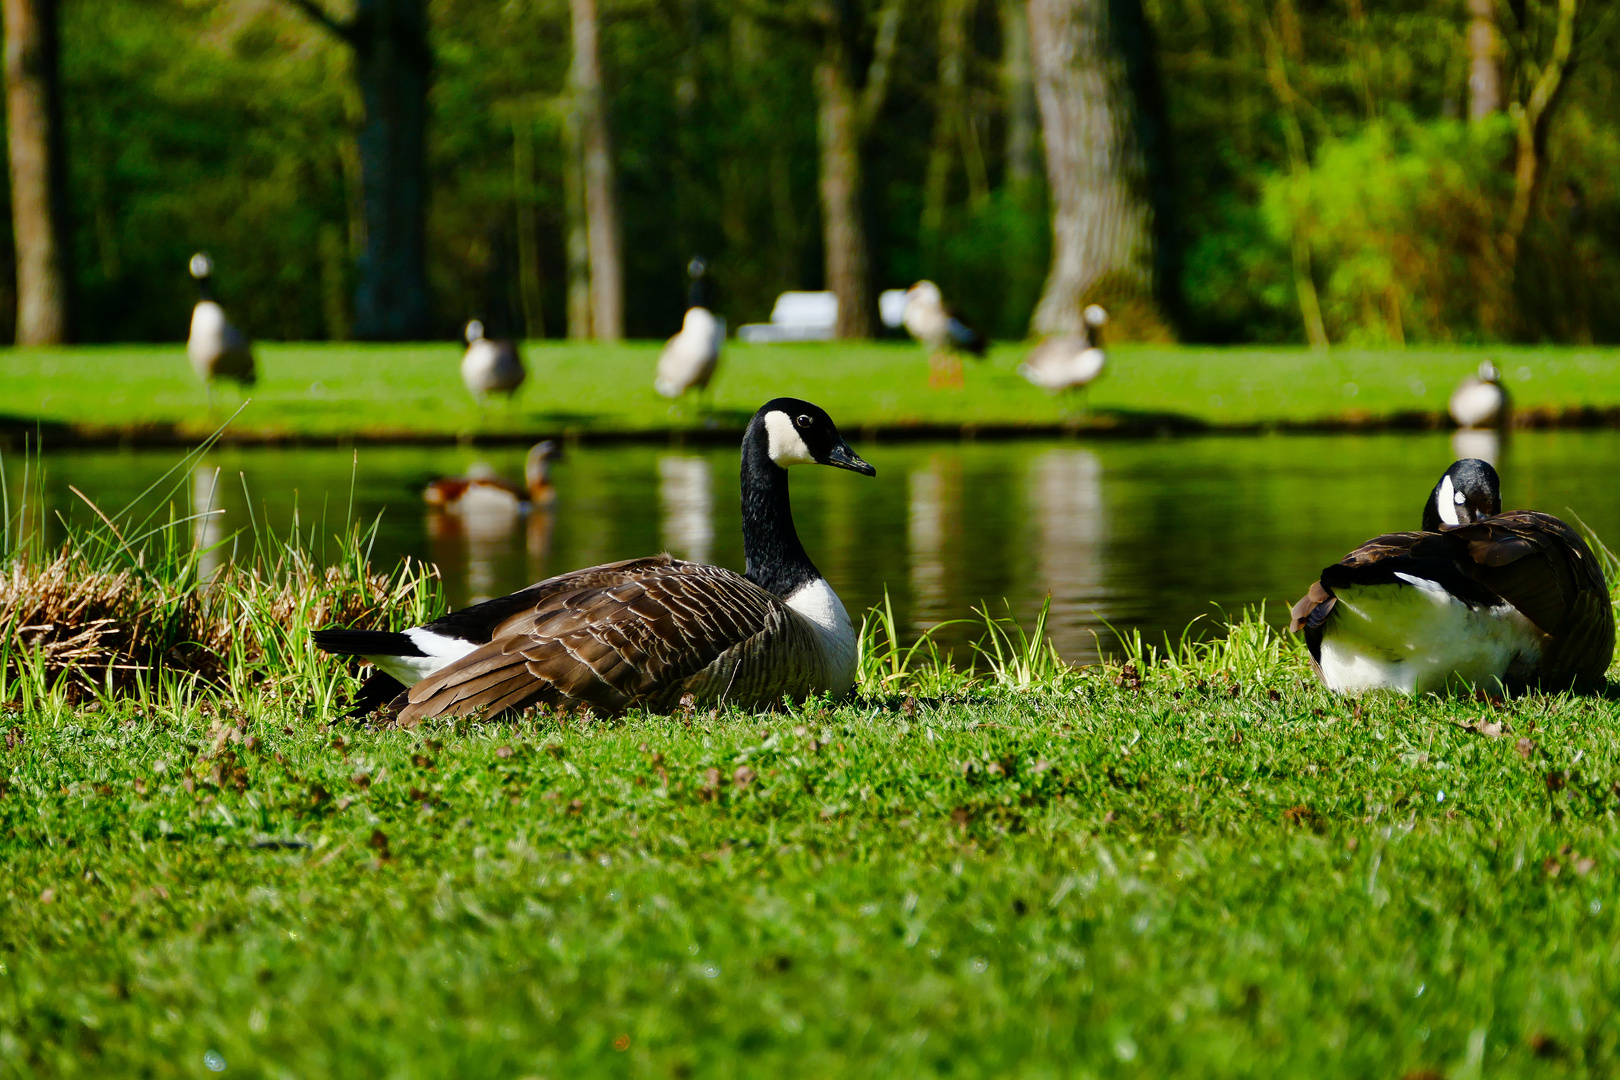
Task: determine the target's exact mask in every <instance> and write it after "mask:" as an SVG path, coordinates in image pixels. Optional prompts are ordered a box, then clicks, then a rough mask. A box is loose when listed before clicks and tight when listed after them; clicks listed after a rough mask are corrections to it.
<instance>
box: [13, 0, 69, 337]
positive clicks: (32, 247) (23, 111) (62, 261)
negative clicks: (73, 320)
mask: <svg viewBox="0 0 1620 1080" xmlns="http://www.w3.org/2000/svg"><path fill="white" fill-rule="evenodd" d="M5 32H6V135H7V140H8V143H9V150H10V155H11V222H12V233H13V235H14V237H15V239H16V245H17V344H19V345H59V344H61V343H62V342H65V341H67V340H68V334H69V311H68V298H69V295H70V290H71V280H70V276H69V270H68V230H67V167H66V162H67V158H66V154H65V151H64V140H63V129H62V104H61V96H60V91H59V86H58V79H57V54H58V47H57V46H58V43H57V5H56V0H5Z"/></svg>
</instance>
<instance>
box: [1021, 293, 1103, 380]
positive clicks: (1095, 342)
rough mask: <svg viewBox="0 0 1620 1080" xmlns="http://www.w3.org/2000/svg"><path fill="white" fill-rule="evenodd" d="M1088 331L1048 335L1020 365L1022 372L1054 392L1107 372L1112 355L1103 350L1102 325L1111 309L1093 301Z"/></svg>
mask: <svg viewBox="0 0 1620 1080" xmlns="http://www.w3.org/2000/svg"><path fill="white" fill-rule="evenodd" d="M1085 320H1086V332H1085V333H1084V334H1063V335H1060V336H1059V337H1054V338H1048V339H1046V340H1045V341H1043V342H1041V343H1040V344H1039V345H1037V346H1035V348H1034V349H1033V350H1032V351H1031V352H1030V354H1029V359H1028V360H1026V361H1024V362H1023V363H1022V364H1020V365H1019V367H1018V374H1020V375H1022V376H1023V377H1024V378H1026V379H1028V380H1029V381H1030V382H1032V383H1034V384H1035V385H1036V386H1039V387H1040V388H1041V389H1043V390H1050V391H1051V392H1052V393H1054V394H1059V393H1062V392H1064V391H1066V390H1079V389H1081V388H1083V387H1085V386H1087V385H1089V384H1090V383H1091V382H1092V381H1093V380H1095V379H1096V378H1097V376H1099V375H1101V374H1102V372H1103V367H1104V366H1105V365H1106V364H1107V363H1108V357H1107V355H1106V354H1104V352H1103V340H1102V328H1103V326H1104V325H1105V324H1106V323H1107V322H1108V312H1106V311H1104V310H1103V308H1102V307H1101V305H1098V304H1090V305H1088V306H1087V307H1086V311H1085Z"/></svg>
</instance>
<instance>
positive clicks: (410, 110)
mask: <svg viewBox="0 0 1620 1080" xmlns="http://www.w3.org/2000/svg"><path fill="white" fill-rule="evenodd" d="M287 2H289V3H291V4H292V5H293V6H295V7H296V8H298V9H299V10H300V11H302V12H303V13H304V14H306V15H308V16H309V17H310V18H311V19H313V20H314V21H315V22H316V23H318V24H319V25H321V26H323V27H325V28H326V29H327V30H328V31H330V32H331V33H332V34H333V35H334V36H336V37H337V38H338V39H339V40H341V41H343V42H344V43H345V44H347V45H348V46H349V47H350V48H351V49H352V50H354V69H355V79H356V81H357V82H358V83H359V86H360V99H361V102H362V104H363V106H364V110H365V120H364V123H363V124H362V126H361V129H360V135H359V138H358V140H357V142H358V144H359V150H360V188H361V202H362V216H363V218H364V222H365V239H364V247H363V249H362V251H361V255H360V275H359V278H360V280H359V283H358V286H357V288H356V292H355V304H354V308H355V312H354V316H355V317H354V328H353V333H354V336H355V337H357V338H361V339H366V340H373V341H379V340H380V341H398V340H408V339H411V338H422V337H426V336H427V333H428V330H429V327H430V325H431V320H430V313H429V308H428V290H427V168H426V149H425V147H426V140H427V92H428V80H429V77H430V75H431V73H432V68H433V53H432V49H431V48H430V46H429V44H428V17H427V0H358V3H357V6H356V8H355V13H354V15H353V17H352V18H349V19H346V20H344V19H339V18H337V17H336V16H334V15H332V14H331V12H329V11H327V10H326V8H325V7H323V6H322V4H321V2H320V0H287Z"/></svg>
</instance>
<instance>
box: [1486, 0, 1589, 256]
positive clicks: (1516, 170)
mask: <svg viewBox="0 0 1620 1080" xmlns="http://www.w3.org/2000/svg"><path fill="white" fill-rule="evenodd" d="M1579 14H1580V4H1579V0H1558V22H1557V24H1556V28H1555V30H1554V32H1553V44H1552V52H1551V55H1549V56H1548V57H1547V60H1546V62H1545V63H1543V64H1542V66H1541V74H1540V76H1539V77H1537V79H1536V81H1535V84H1534V85H1533V86H1532V87H1531V90H1530V97H1529V99H1528V100H1527V101H1525V103H1524V106H1523V107H1522V108H1521V109H1519V110H1518V112H1517V114H1516V118H1517V120H1518V132H1517V139H1516V145H1515V149H1514V163H1513V206H1512V208H1511V209H1510V210H1509V211H1508V221H1507V229H1506V231H1505V232H1504V234H1503V236H1502V253H1503V255H1504V257H1505V258H1506V260H1507V263H1508V266H1509V268H1510V270H1511V269H1512V268H1513V267H1514V266H1515V264H1516V263H1517V261H1518V256H1519V241H1520V240H1521V239H1523V237H1524V229H1525V226H1526V225H1527V224H1529V222H1530V211H1531V209H1533V208H1534V206H1535V202H1536V196H1537V194H1539V192H1540V190H1541V181H1542V168H1541V158H1542V153H1543V151H1545V149H1546V146H1547V132H1548V130H1549V129H1550V128H1551V126H1552V118H1553V113H1554V111H1555V109H1556V107H1557V104H1558V99H1559V97H1560V96H1562V94H1563V90H1564V78H1565V76H1566V75H1567V74H1568V69H1569V65H1570V62H1571V57H1572V54H1573V52H1574V48H1575V22H1576V18H1577V17H1578V15H1579Z"/></svg>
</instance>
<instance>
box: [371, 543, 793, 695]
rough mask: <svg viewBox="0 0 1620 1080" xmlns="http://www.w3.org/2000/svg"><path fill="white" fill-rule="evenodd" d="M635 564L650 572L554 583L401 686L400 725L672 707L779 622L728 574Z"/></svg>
mask: <svg viewBox="0 0 1620 1080" xmlns="http://www.w3.org/2000/svg"><path fill="white" fill-rule="evenodd" d="M636 562H637V563H643V564H646V563H652V564H654V565H652V566H643V567H641V568H640V570H639V572H637V573H633V574H632V573H629V572H628V571H627V569H621V570H619V571H618V572H608V573H603V571H609V570H610V568H607V567H599V568H596V570H595V571H585V572H583V573H582V574H580V575H568V576H567V577H568V578H574V579H576V580H574V581H571V582H569V581H564V582H558V583H557V584H556V585H553V586H552V591H550V592H548V593H547V594H546V595H545V596H543V597H542V598H541V602H540V604H539V605H538V606H536V607H534V608H533V609H531V610H530V611H528V612H524V613H519V614H515V615H513V616H512V617H511V618H509V619H507V620H506V621H505V622H504V623H503V624H502V625H501V626H500V628H499V629H498V630H497V632H496V634H495V636H494V637H493V639H492V640H491V641H490V642H489V643H488V644H486V645H483V646H481V647H479V648H478V649H475V650H474V651H473V652H471V653H469V654H468V655H466V656H464V657H462V658H461V659H460V660H457V661H456V662H454V663H452V664H450V665H449V666H448V667H446V668H444V669H442V670H440V671H438V672H435V673H434V674H433V675H431V676H429V677H428V678H426V679H424V680H422V681H421V682H419V683H417V684H416V685H415V686H413V687H411V689H410V691H409V694H408V703H407V704H406V705H405V706H404V708H402V709H401V711H400V714H399V720H400V723H402V724H410V723H415V722H418V721H420V720H423V719H427V718H430V717H435V716H444V715H462V714H466V713H470V712H472V711H474V710H486V711H487V712H488V713H489V714H490V715H493V714H496V713H500V712H504V711H506V710H508V709H517V708H523V707H525V706H527V705H532V704H537V703H545V704H588V705H590V706H592V707H593V708H595V709H597V710H599V711H602V712H605V713H618V712H622V711H623V710H625V709H626V708H629V707H631V706H633V705H637V704H646V705H649V706H652V707H660V706H665V705H668V704H673V702H674V700H675V699H677V698H678V697H679V695H680V693H681V692H682V689H683V686H684V684H685V683H686V681H687V680H689V679H691V678H692V677H693V676H695V675H697V674H699V673H700V672H702V671H703V670H704V669H706V668H708V667H709V666H710V665H711V664H713V663H714V662H715V661H717V660H719V659H721V658H722V656H723V655H724V654H726V653H727V652H729V651H731V650H733V649H736V648H737V647H738V646H743V645H745V644H746V643H748V642H749V641H750V640H751V639H755V638H758V637H760V636H761V635H765V634H769V633H770V632H772V631H773V630H776V629H779V628H780V627H781V626H782V625H783V624H784V622H785V621H786V620H787V619H788V617H789V613H788V610H787V608H786V606H785V605H784V604H783V603H782V602H781V601H780V600H778V599H777V598H776V597H774V596H772V595H771V594H770V593H767V592H765V591H764V590H763V589H760V588H759V587H758V586H756V585H754V584H753V583H752V582H750V581H748V580H747V579H746V578H743V577H740V576H739V575H737V574H734V573H731V572H730V571H728V570H722V569H720V568H718V567H712V566H702V565H699V564H696V563H684V562H679V561H677V560H673V559H664V560H636ZM629 565H633V564H620V567H621V568H627V567H628V566H629ZM578 579H582V580H578ZM604 579H605V580H604ZM548 584H550V583H546V582H543V583H541V586H533V587H532V588H533V589H535V590H540V589H541V587H542V586H545V585H548Z"/></svg>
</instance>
